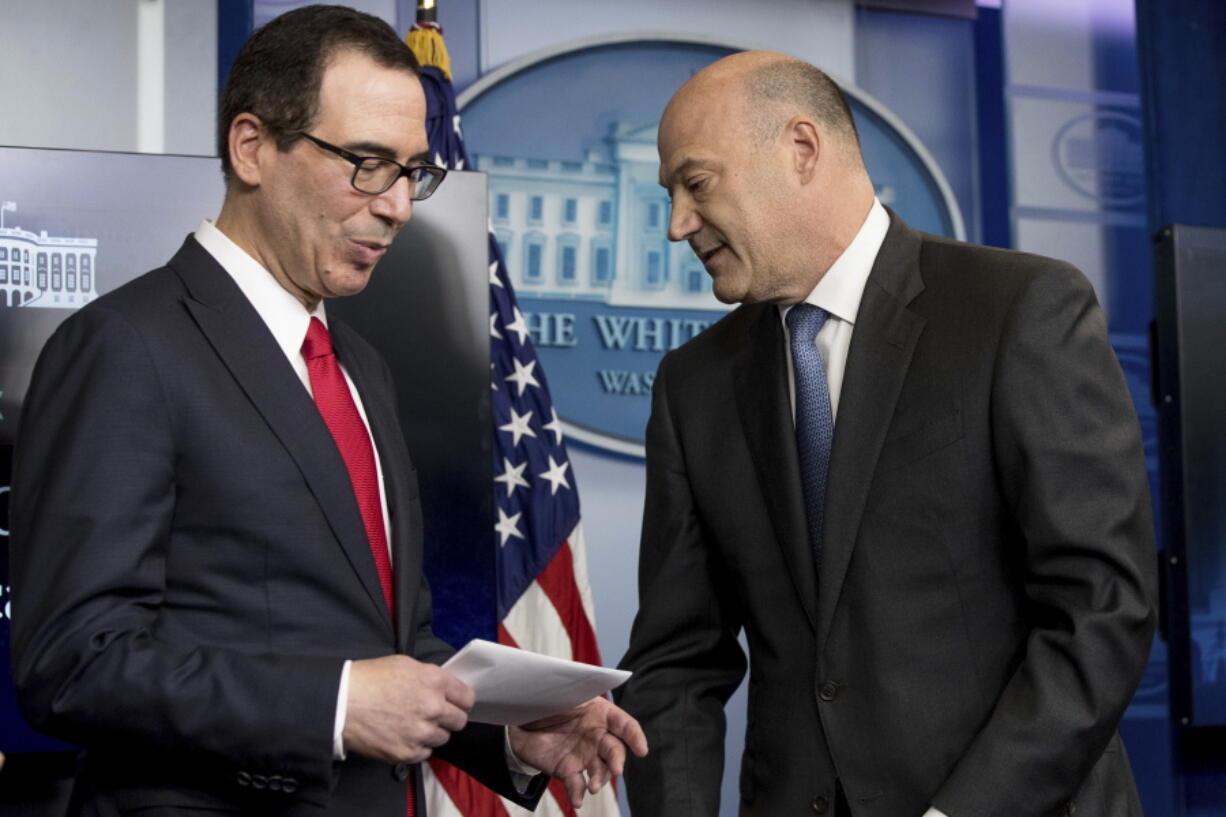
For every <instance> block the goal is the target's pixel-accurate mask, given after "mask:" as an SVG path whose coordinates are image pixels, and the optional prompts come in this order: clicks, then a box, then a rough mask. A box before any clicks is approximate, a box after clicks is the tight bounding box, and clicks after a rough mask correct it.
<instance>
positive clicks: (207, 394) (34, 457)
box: [11, 6, 646, 817]
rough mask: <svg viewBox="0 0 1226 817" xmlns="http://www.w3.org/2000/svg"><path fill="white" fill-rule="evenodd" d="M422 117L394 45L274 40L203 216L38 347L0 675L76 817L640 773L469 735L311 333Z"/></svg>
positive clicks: (359, 403)
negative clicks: (451, 780)
mask: <svg viewBox="0 0 1226 817" xmlns="http://www.w3.org/2000/svg"><path fill="white" fill-rule="evenodd" d="M425 113H426V110H425V98H424V95H423V93H422V90H421V86H420V83H419V82H418V80H417V77H416V64H415V62H414V60H413V57H412V54H411V52H409V50H408V49H407V48H406V47H405V46H404V44H403V43H401V42H400V40H399V38H398V37H397V36H396V35H395V33H394V32H393V31H392V30H391V29H390V28H389V27H388V26H387V25H386V24H384V23H382V22H381V21H379V20H377V19H376V18H373V17H370V16H368V15H365V14H361V13H358V12H354V11H352V10H350V9H345V8H341V7H332V6H313V7H308V8H304V9H299V10H297V11H293V12H290V13H287V14H285V15H283V16H281V17H279V18H277V19H276V20H274V21H273V22H272V23H270V24H268V25H267V26H265V27H264V28H262V29H261V30H260V31H258V32H256V33H255V34H254V35H253V36H252V38H251V39H250V40H249V41H248V43H247V44H246V45H245V46H244V48H243V51H242V52H241V53H240V54H239V56H238V58H237V60H236V61H235V64H234V66H233V69H232V70H231V74H230V78H229V80H228V83H227V86H226V89H225V92H224V94H223V98H222V100H221V106H220V112H219V129H218V130H219V134H218V135H219V152H220V154H221V156H222V168H223V171H224V173H225V176H226V182H227V189H226V198H225V203H224V205H223V207H222V211H221V214H220V216H219V217H218V218H217V220H216V221H215V222H212V223H210V222H208V221H205V222H203V223H202V224H201V225H200V227H199V229H197V231H196V232H195V234H194V235H193V236H191V237H189V238H188V239H187V240H186V242H185V243H184V245H183V247H182V248H181V249H180V250H179V252H178V253H177V254H176V255H175V256H174V258H172V259H171V261H170V263H169V264H168V265H167V266H165V267H163V268H161V269H158V270H154V271H153V272H151V273H148V274H147V275H144V276H142V277H140V278H138V279H136V280H135V281H133V282H132V283H130V284H128V285H126V286H124V287H121V288H120V289H118V290H116V291H114V292H112V293H110V294H109V295H107V296H104V297H102V298H99V299H98V300H97V301H95V302H94V303H92V304H90V305H89V306H88V307H86V308H84V309H82V310H80V311H79V312H78V313H76V314H75V315H73V316H72V317H71V318H70V319H69V320H67V321H66V322H65V323H64V325H63V326H62V327H61V328H60V329H59V330H58V331H57V333H56V334H55V336H54V337H53V338H52V339H51V340H50V341H49V342H48V344H47V347H46V348H45V349H44V351H43V354H42V356H41V358H40V361H39V364H38V368H37V370H36V372H35V376H34V380H33V383H32V384H31V387H30V391H29V395H28V398H27V402H26V404H25V412H24V422H23V425H22V429H21V433H20V435H19V441H18V449H17V462H16V464H15V473H14V489H13V497H12V506H11V507H12V525H11V527H12V533H11V536H12V539H11V541H12V548H11V549H12V560H13V580H14V581H13V584H14V586H15V587H18V588H19V590H18V592H17V594H16V598H15V600H14V605H13V606H14V610H15V611H16V615H15V617H14V622H13V642H14V675H15V681H16V683H17V686H18V692H19V699H20V702H21V705H22V708H23V711H24V713H25V714H26V716H27V717H28V718H29V719H30V721H31V722H32V723H34V724H35V725H36V726H38V727H39V728H41V729H44V730H45V731H47V732H48V733H50V734H53V735H55V736H57V737H60V738H63V739H65V740H68V741H70V742H72V743H75V744H76V745H78V746H81V747H82V748H83V749H84V750H85V755H84V759H83V761H82V764H81V769H80V774H79V776H78V780H77V784H76V788H75V791H74V796H73V806H72V810H73V813H74V814H91V815H93V814H106V815H110V814H119V813H127V812H128V811H129V810H133V809H147V811H142V813H144V814H149V815H172V814H187V813H190V814H193V815H196V814H200V813H202V811H204V812H226V813H242V814H259V815H266V814H294V815H298V814H328V815H354V817H358V815H361V816H362V817H366V816H367V815H385V816H386V817H392V815H397V817H399V815H404V814H406V813H407V814H409V815H413V814H423V813H424V811H425V805H426V804H425V802H424V801H423V799H422V797H421V790H420V786H419V785H418V783H419V782H420V773H419V771H418V765H417V764H420V762H421V761H423V760H425V759H426V758H427V757H429V756H430V755H431V754H437V755H438V756H440V757H443V758H445V759H447V760H451V761H454V762H456V763H457V764H458V765H460V766H461V767H463V768H465V769H467V770H469V771H470V772H471V773H472V774H474V775H475V776H476V777H478V779H480V780H481V781H482V782H485V783H486V784H487V785H490V786H491V787H492V788H495V789H496V790H497V791H499V792H500V793H502V794H504V795H506V796H509V797H512V798H513V799H515V800H517V801H518V802H520V803H522V804H525V805H529V806H530V805H532V804H534V803H535V802H536V800H537V799H538V798H539V797H540V794H541V791H542V789H543V787H544V784H545V777H544V776H543V775H535V776H534V772H535V770H536V769H540V770H544V771H546V772H548V773H550V774H552V775H554V776H555V777H558V778H560V779H562V780H563V781H564V782H565V784H566V788H567V790H568V792H569V794H570V797H571V799H572V801H573V802H574V803H575V804H576V805H578V804H579V803H580V802H581V801H582V798H583V794H584V791H585V790H586V791H593V792H594V791H595V790H597V789H598V788H599V787H600V786H601V785H603V784H604V783H606V782H607V781H608V780H609V779H610V778H611V777H612V776H613V775H616V774H619V773H620V772H621V767H622V763H623V760H624V757H625V751H626V746H627V744H628V745H629V746H630V748H631V749H632V750H633V751H634V752H636V753H638V754H642V753H643V752H645V751H646V745H645V740H644V738H643V734H642V731H641V730H640V729H639V727H638V724H637V723H636V722H635V721H634V720H633V719H632V718H630V717H629V716H627V715H626V714H625V713H624V712H622V711H621V710H620V709H618V708H617V707H615V706H613V705H612V704H610V703H608V702H607V701H605V700H603V699H595V700H593V701H589V702H588V703H587V704H584V705H582V706H580V707H578V708H576V709H575V710H572V711H570V712H566V713H562V714H560V715H558V716H556V717H554V718H551V719H549V720H548V721H546V722H538V723H537V724H534V725H529V726H527V727H523V728H512V729H511V730H509V732H508V731H505V730H502V729H500V728H493V727H487V726H483V725H478V724H474V725H468V724H467V712H468V710H469V709H470V708H471V706H472V703H473V694H472V690H471V689H469V688H468V687H467V686H465V685H464V684H463V683H461V682H460V681H459V680H458V679H456V678H455V677H453V676H451V675H450V674H449V673H447V672H446V671H444V670H442V669H440V668H439V667H438V666H436V664H437V663H439V662H440V661H441V660H442V659H444V658H446V657H447V655H448V653H449V650H448V648H447V647H446V645H444V644H443V643H442V642H441V641H439V640H438V639H437V638H436V637H435V636H434V635H433V633H432V632H431V628H430V595H429V589H428V587H427V586H426V583H425V580H424V577H423V574H422V567H421V560H422V543H421V519H420V508H419V505H418V502H417V488H416V483H415V475H414V471H413V468H412V466H411V465H410V463H409V461H408V457H407V453H406V451H405V448H404V441H403V439H402V438H401V434H400V430H399V429H398V427H397V425H396V412H395V407H394V405H393V396H392V395H393V392H392V386H391V383H390V377H389V374H388V371H387V369H386V367H385V366H384V364H383V362H382V361H381V360H380V359H379V357H378V356H377V355H376V353H375V352H374V351H373V350H372V349H371V348H370V347H369V346H367V345H366V344H365V343H364V342H363V341H362V340H361V338H359V337H358V336H357V335H356V334H354V333H353V332H352V331H351V330H349V329H348V328H347V327H345V326H344V325H342V324H340V323H339V322H337V321H330V320H329V318H328V315H327V311H326V310H325V308H324V306H323V304H324V301H325V299H327V298H330V297H336V296H344V295H350V294H353V293H356V292H359V291H361V290H362V288H363V287H364V286H365V285H366V283H367V281H368V280H369V277H370V274H371V271H372V270H373V269H374V267H375V265H376V264H377V263H378V261H379V259H380V258H381V257H382V256H383V255H384V253H385V252H386V251H387V248H388V246H389V245H390V244H391V241H392V239H393V238H394V236H395V235H396V233H397V231H398V230H399V229H400V228H401V227H402V226H403V225H404V224H405V223H406V222H407V221H408V220H409V218H410V216H411V214H412V208H413V202H414V201H419V200H422V199H425V198H427V197H429V196H430V194H431V193H433V192H434V190H435V188H437V186H438V184H439V183H440V182H441V181H442V180H443V177H444V175H445V172H444V171H443V170H442V169H441V168H438V167H435V166H433V165H431V164H428V163H427V162H425V161H424V157H425V156H426V151H427V141H426V132H425ZM402 177H403V178H404V183H401V179H402Z"/></svg>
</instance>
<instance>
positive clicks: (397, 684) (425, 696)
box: [342, 655, 473, 763]
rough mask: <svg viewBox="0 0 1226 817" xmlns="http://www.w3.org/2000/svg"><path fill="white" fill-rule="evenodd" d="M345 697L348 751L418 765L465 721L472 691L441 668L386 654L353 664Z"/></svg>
mask: <svg viewBox="0 0 1226 817" xmlns="http://www.w3.org/2000/svg"><path fill="white" fill-rule="evenodd" d="M347 700H348V703H347V705H346V706H347V709H346V711H345V728H344V732H343V733H342V736H343V739H344V742H345V751H346V752H357V753H358V754H360V755H365V756H367V757H373V758H376V759H378V760H384V761H387V762H389V763H421V762H422V761H424V760H426V759H427V758H428V757H430V753H431V752H433V751H434V748H435V747H436V746H442V745H443V744H444V743H446V742H447V740H448V739H449V738H450V737H451V733H452V732H455V731H458V730H460V729H463V728H464V725H465V724H467V723H468V711H469V710H470V709H472V707H473V691H472V689H470V688H469V687H468V685H467V684H465V683H464V682H463V681H461V680H460V679H459V678H456V677H455V676H454V675H452V674H451V673H449V672H447V671H446V670H444V669H442V668H441V667H436V666H435V665H433V664H423V663H422V662H420V661H415V660H414V659H412V658H409V657H408V656H407V655H389V656H385V657H383V658H371V659H367V660H365V661H354V662H353V664H352V665H351V666H350V668H349V697H348V699H347Z"/></svg>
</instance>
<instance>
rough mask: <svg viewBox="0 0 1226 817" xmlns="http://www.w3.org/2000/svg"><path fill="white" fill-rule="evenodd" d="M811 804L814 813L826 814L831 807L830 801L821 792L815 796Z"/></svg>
mask: <svg viewBox="0 0 1226 817" xmlns="http://www.w3.org/2000/svg"><path fill="white" fill-rule="evenodd" d="M809 806H810V807H811V808H812V809H813V813H814V814H825V813H826V810H827V809H829V808H830V801H829V800H827V799H826V798H825V797H822V796H821V795H820V794H819V795H818V796H817V797H814V798H813V802H812V803H810V804H809Z"/></svg>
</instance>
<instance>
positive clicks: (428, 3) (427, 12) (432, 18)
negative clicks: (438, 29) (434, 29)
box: [417, 0, 438, 23]
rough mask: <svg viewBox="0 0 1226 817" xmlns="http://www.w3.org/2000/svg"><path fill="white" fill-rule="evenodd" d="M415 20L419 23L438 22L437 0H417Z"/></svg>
mask: <svg viewBox="0 0 1226 817" xmlns="http://www.w3.org/2000/svg"><path fill="white" fill-rule="evenodd" d="M417 22H419V23H437V22H438V3H437V0H417Z"/></svg>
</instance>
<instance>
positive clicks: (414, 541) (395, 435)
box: [328, 316, 422, 653]
mask: <svg viewBox="0 0 1226 817" xmlns="http://www.w3.org/2000/svg"><path fill="white" fill-rule="evenodd" d="M328 325H329V326H330V327H331V330H332V337H333V342H334V345H335V348H336V354H337V357H338V358H340V361H341V362H342V363H343V364H344V366H345V369H346V371H348V372H349V376H350V377H351V378H352V379H353V384H354V386H355V387H356V388H357V390H358V394H360V395H361V396H362V406H363V407H364V408H365V409H366V419H367V421H368V422H369V423H370V430H371V435H372V436H373V437H374V441H375V449H376V451H377V453H378V455H379V464H380V465H381V466H382V469H383V489H384V494H385V495H386V497H387V512H388V516H389V521H390V524H391V529H392V541H391V542H390V545H391V548H392V570H393V573H392V581H393V588H394V592H395V598H396V647H397V649H398V650H399V651H400V652H405V653H407V652H408V651H409V648H410V647H411V646H412V645H411V640H412V635H413V632H414V624H415V622H414V621H413V615H414V612H415V611H416V609H417V596H418V593H419V592H420V589H421V581H420V579H421V575H422V542H421V537H420V536H419V535H417V533H416V532H417V531H419V530H421V520H420V519H419V518H417V515H418V510H417V508H418V506H416V505H414V504H413V503H412V502H411V501H410V499H411V495H412V494H413V493H414V492H415V488H416V485H415V482H414V480H415V479H416V477H415V475H414V474H413V473H412V470H411V468H410V466H409V462H408V459H407V457H405V456H402V454H403V453H404V452H405V451H406V450H407V446H406V443H405V441H404V436H403V434H402V433H401V431H400V419H399V417H397V416H396V407H395V403H394V401H393V400H392V393H391V391H390V388H391V386H390V384H387V383H386V378H385V376H384V375H383V373H382V372H380V371H379V361H377V360H375V359H374V358H373V357H372V356H371V355H370V354H368V353H365V352H364V351H363V350H364V349H365V348H366V347H365V343H364V341H362V340H361V339H360V338H359V337H358V335H357V333H356V332H354V330H352V329H351V328H350V327H349V326H348V325H347V324H345V323H343V322H341V321H340V320H338V319H337V318H336V317H333V316H329V318H328ZM380 598H382V596H380Z"/></svg>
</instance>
